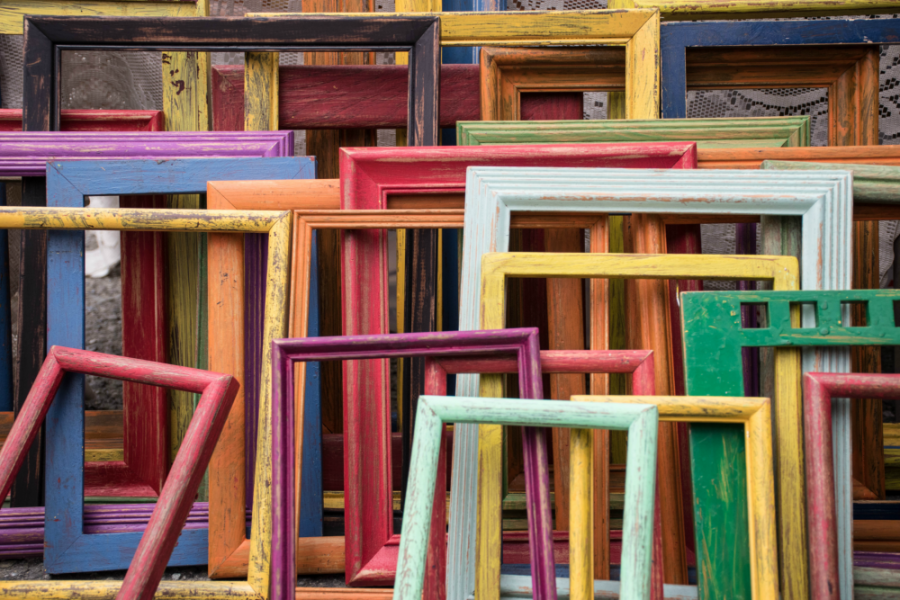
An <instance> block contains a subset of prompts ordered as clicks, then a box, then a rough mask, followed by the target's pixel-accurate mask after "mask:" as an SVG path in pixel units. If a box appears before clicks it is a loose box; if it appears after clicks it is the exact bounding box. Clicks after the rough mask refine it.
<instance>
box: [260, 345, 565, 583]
mask: <svg viewBox="0 0 900 600" xmlns="http://www.w3.org/2000/svg"><path fill="white" fill-rule="evenodd" d="M273 352H274V354H273V356H274V360H275V361H276V362H274V363H273V365H274V367H273V368H274V369H275V370H274V371H273V376H274V377H275V379H274V380H273V381H274V384H275V386H276V387H275V388H274V389H275V391H274V396H273V401H274V402H277V403H279V404H282V405H284V404H290V405H291V407H290V408H288V409H287V410H293V398H294V397H295V394H294V381H293V380H294V377H295V375H296V374H297V373H300V377H299V378H298V384H299V383H300V382H301V381H303V375H302V369H298V370H295V368H294V364H295V363H299V362H304V361H305V360H310V359H319V360H326V359H332V360H347V359H357V360H358V359H362V358H378V359H382V358H390V357H401V356H409V355H412V354H421V355H423V356H466V357H471V356H473V355H475V356H477V355H480V354H488V355H495V354H499V353H503V354H510V353H511V354H514V355H516V356H517V357H518V365H519V376H520V379H521V380H522V382H523V385H524V387H523V394H524V395H526V396H530V397H534V398H537V397H540V396H542V395H543V389H542V384H541V381H540V348H539V346H538V333H537V330H536V329H509V330H504V331H502V332H478V333H460V332H440V333H404V334H387V335H380V336H340V337H319V338H291V339H283V340H276V341H275V342H274V343H273ZM355 362H356V361H355ZM355 362H354V363H350V362H347V363H345V365H346V368H348V369H352V368H353V366H352V365H353V364H355ZM429 379H430V380H431V379H433V380H435V381H434V382H433V383H432V385H438V384H437V383H436V379H437V378H436V376H435V375H431V376H430V377H429ZM298 387H299V385H298ZM300 408H301V409H302V407H300ZM347 408H348V413H349V414H348V415H347V431H348V432H354V433H355V435H353V436H352V442H356V443H357V444H360V445H365V444H366V443H367V442H366V440H370V441H371V443H376V444H381V443H383V439H384V434H385V433H390V426H389V424H387V423H386V422H384V419H385V416H386V411H385V409H386V405H383V404H380V403H368V404H367V405H365V406H360V407H353V406H351V405H349V404H348V406H347ZM357 408H358V409H360V410H361V411H362V412H364V413H366V414H365V415H359V417H357V415H355V414H354V412H355V411H354V409H357ZM366 419H372V420H376V421H379V422H380V425H381V427H378V428H371V429H370V428H369V427H363V426H362V423H363V422H364V421H365V420H366ZM287 421H288V422H286V423H284V424H280V425H279V427H280V428H288V427H293V432H292V433H291V434H290V435H291V437H292V438H293V437H296V439H297V447H298V448H302V447H303V440H302V431H303V429H304V423H303V422H304V418H303V416H302V414H298V418H297V419H296V420H295V419H288V420H287ZM292 423H293V424H292ZM367 433H368V434H369V435H366V434H367ZM371 433H375V434H376V436H375V438H374V439H373V438H372V436H371ZM348 437H351V436H350V434H349V433H348V434H347V435H345V437H344V440H345V456H348V457H350V459H349V460H348V461H347V465H346V466H345V470H344V478H345V485H344V489H345V491H346V496H349V498H348V502H347V504H353V505H358V506H363V505H366V504H367V502H368V503H369V506H367V508H366V509H365V511H364V514H363V512H362V511H361V512H357V513H354V512H351V511H348V512H347V514H346V516H345V520H346V521H347V522H348V526H347V527H346V531H347V536H346V542H347V545H346V550H347V572H346V579H347V584H348V585H351V586H352V585H357V586H360V585H365V584H370V585H371V584H374V585H391V584H392V583H393V570H394V569H395V568H396V539H392V538H395V537H396V536H394V534H393V529H394V524H393V511H392V510H391V506H390V501H389V500H388V501H387V502H386V501H385V500H383V499H379V498H378V496H382V497H383V496H387V497H388V498H389V497H390V493H389V492H390V477H389V476H390V471H389V469H388V468H381V469H380V470H379V471H378V473H380V475H379V477H380V478H381V481H380V482H378V483H376V485H366V482H365V480H366V479H368V478H369V477H370V476H371V474H372V473H373V472H374V471H371V470H369V469H366V468H365V467H366V466H367V465H365V462H366V461H365V452H360V451H358V450H359V449H358V448H357V451H356V452H354V446H353V445H352V443H351V444H348V443H347V442H348ZM378 438H381V440H382V441H380V440H379V439H378ZM291 447H293V444H291ZM298 458H300V459H301V460H302V453H298ZM360 458H362V459H363V460H362V461H360V462H359V464H358V463H357V461H358V459H360ZM294 464H295V461H294V460H286V461H284V463H283V464H281V465H280V467H279V468H280V469H281V470H283V471H285V474H283V475H282V476H281V479H282V480H284V481H286V482H287V483H289V484H290V485H291V489H290V490H285V491H283V492H282V493H283V494H285V495H284V496H279V495H278V494H277V491H276V497H275V502H276V504H278V506H279V507H280V508H279V510H282V511H287V510H291V511H293V516H292V518H291V520H292V523H294V522H296V519H297V513H298V511H299V506H298V503H296V502H294V498H295V497H299V494H300V493H302V489H301V486H300V483H301V481H300V479H298V478H297V477H296V476H295V466H294ZM441 481H442V483H441V485H440V489H436V490H435V494H438V495H439V497H440V498H441V499H442V500H443V498H444V497H445V495H446V490H445V487H444V484H443V482H445V481H446V476H445V477H444V478H443V479H442V480H441ZM354 482H355V484H352V483H354ZM549 494H550V492H549V490H547V489H542V488H533V489H532V490H531V493H530V494H529V504H536V503H539V502H548V501H549V497H550V496H549ZM357 495H358V496H360V497H361V498H360V500H356V499H355V498H354V496H357ZM438 504H439V506H438V508H437V510H436V512H435V516H434V517H433V518H434V519H435V520H436V522H437V521H439V522H441V523H443V522H444V521H445V515H444V512H443V510H442V509H443V502H440V503H438ZM382 506H387V510H383V511H378V512H376V511H373V510H372V508H375V507H382ZM379 513H380V514H379ZM355 519H359V521H358V522H356V523H354V520H355ZM287 530H289V531H295V530H296V527H295V526H293V525H292V526H291V527H289V528H288V529H287ZM443 535H444V534H443V533H442V530H441V531H438V530H436V531H435V536H439V537H436V538H435V539H434V540H433V542H434V543H433V544H432V547H433V548H434V549H435V551H434V557H433V558H432V564H433V565H434V566H433V567H432V568H433V569H437V570H439V571H442V570H443V566H444V563H445V562H446V559H445V556H444V552H442V551H441V549H442V547H443V544H442V543H440V541H441V538H443ZM293 537H294V536H293V535H292V536H291V538H293ZM291 538H288V539H291ZM274 543H275V544H276V546H277V545H279V544H282V545H284V546H285V552H290V554H291V555H293V549H288V548H286V547H287V546H288V545H290V544H288V543H287V541H286V540H282V539H280V538H279V537H278V536H277V535H276V538H275V542H274ZM541 558H546V557H541ZM537 559H538V558H537V556H535V560H537ZM291 562H293V564H296V561H291ZM291 562H288V563H286V564H285V566H286V568H285V569H283V570H282V571H283V575H284V578H283V580H281V579H278V580H273V588H275V587H279V589H282V588H283V590H284V593H290V594H292V593H293V585H288V584H289V583H291V582H292V581H293V580H294V579H295V578H293V577H291V572H293V570H292V569H290V565H291ZM551 563H552V560H551ZM433 586H434V587H433V589H430V590H429V598H432V597H433V598H440V597H443V589H442V588H443V586H444V578H443V577H440V576H437V577H435V578H434V580H433ZM279 597H280V596H279Z"/></svg>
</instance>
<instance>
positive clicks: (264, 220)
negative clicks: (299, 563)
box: [0, 207, 290, 600]
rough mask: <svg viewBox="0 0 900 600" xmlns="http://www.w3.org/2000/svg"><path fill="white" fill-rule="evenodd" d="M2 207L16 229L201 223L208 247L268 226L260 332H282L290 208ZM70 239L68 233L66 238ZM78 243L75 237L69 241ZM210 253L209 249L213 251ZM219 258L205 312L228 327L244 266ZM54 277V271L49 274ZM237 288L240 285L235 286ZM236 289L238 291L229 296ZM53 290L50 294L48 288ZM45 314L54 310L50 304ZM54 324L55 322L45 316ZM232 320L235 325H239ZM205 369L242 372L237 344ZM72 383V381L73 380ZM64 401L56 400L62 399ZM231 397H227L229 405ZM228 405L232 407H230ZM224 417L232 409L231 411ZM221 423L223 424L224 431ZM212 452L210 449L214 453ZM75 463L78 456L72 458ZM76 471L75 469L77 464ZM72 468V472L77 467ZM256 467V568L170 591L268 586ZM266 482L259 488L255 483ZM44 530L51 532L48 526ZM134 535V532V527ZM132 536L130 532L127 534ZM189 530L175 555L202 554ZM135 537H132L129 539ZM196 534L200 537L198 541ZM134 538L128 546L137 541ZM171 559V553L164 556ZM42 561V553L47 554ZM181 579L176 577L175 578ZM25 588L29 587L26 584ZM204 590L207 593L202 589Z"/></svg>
mask: <svg viewBox="0 0 900 600" xmlns="http://www.w3.org/2000/svg"><path fill="white" fill-rule="evenodd" d="M0 214H2V221H0V224H2V225H3V226H4V227H5V228H7V229H22V228H26V227H27V228H42V229H70V230H76V231H77V230H84V229H103V228H108V229H116V230H151V231H153V230H166V231H173V230H174V231H184V230H190V231H197V230H201V231H204V230H205V231H207V232H210V235H209V243H210V246H211V247H212V248H215V247H216V246H217V245H218V244H229V243H230V244H240V243H241V242H242V240H241V239H240V236H239V235H238V236H234V235H230V236H229V235H225V234H229V233H239V234H240V233H246V232H251V233H264V232H268V233H269V241H270V247H269V268H268V282H269V285H268V289H267V292H266V294H267V303H266V313H267V319H266V332H265V336H264V340H265V341H268V340H271V339H275V338H276V337H281V336H283V335H284V334H285V331H286V325H287V323H286V319H285V318H283V317H282V315H284V314H286V305H285V300H284V298H285V293H284V291H285V289H286V286H287V273H286V272H285V271H284V269H283V267H282V265H285V264H286V261H287V260H288V256H289V254H288V247H289V244H290V213H288V212H275V211H268V212H266V211H241V212H233V211H232V212H225V213H223V212H218V211H190V210H178V211H164V210H162V211H161V210H152V209H151V210H148V209H89V208H81V209H78V208H65V209H59V208H40V207H24V208H19V207H16V208H4V209H2V210H0ZM69 241H70V242H71V239H70V240H69ZM75 243H77V242H75ZM211 256H212V254H211ZM219 266H220V265H217V264H211V265H210V270H209V273H210V279H211V282H210V283H211V285H210V319H211V328H212V327H221V328H223V329H224V328H226V327H227V326H229V325H231V326H232V327H234V326H235V322H238V323H242V322H243V319H242V318H240V319H239V320H236V319H235V317H236V316H238V317H242V316H243V315H242V314H241V310H240V309H241V306H240V305H241V298H240V295H239V294H235V291H234V290H235V289H236V288H235V286H234V285H232V284H233V283H234V280H235V279H237V280H240V278H241V275H242V273H234V272H232V271H224V272H222V271H220V270H219V268H218V267H219ZM65 268H66V265H60V264H56V263H53V262H51V263H50V265H48V270H50V271H51V273H52V272H53V270H54V269H58V270H64V269H65ZM51 280H52V277H51ZM217 282H218V283H221V284H223V285H221V286H219V285H216V283H217ZM237 289H240V288H237ZM235 296H237V297H236V298H235ZM51 298H52V296H51ZM64 300H65V299H64V298H59V301H64ZM50 314H53V313H52V312H51V313H50ZM51 324H52V325H54V326H55V325H56V323H53V322H52V321H51ZM64 326H65V323H63V324H62V325H61V326H60V329H62V328H63V327H64ZM238 327H240V326H239V325H238ZM267 359H269V355H268V353H264V357H263V360H264V366H268V365H267V364H266V363H265V361H266V360H267ZM209 362H210V365H209V366H210V369H211V370H212V371H214V372H226V373H228V372H230V373H232V374H233V376H234V378H235V379H236V380H237V381H238V382H240V381H241V380H242V379H243V373H244V365H243V356H242V348H241V347H237V346H228V347H224V348H221V349H220V351H217V352H213V353H212V354H211V356H210V361H209ZM262 379H263V385H262V387H261V390H262V392H261V395H260V396H261V401H260V412H261V414H263V415H264V418H265V419H266V421H268V419H269V418H270V417H271V404H270V402H269V400H270V398H271V394H269V393H266V390H267V389H269V386H268V383H269V377H268V376H266V374H265V373H264V374H263V377H262ZM74 383H75V384H76V385H77V383H78V382H74ZM241 396H242V394H241V392H240V390H239V391H238V395H237V396H236V398H235V403H237V402H238V401H242V397H241ZM62 405H63V404H62V403H60V406H62ZM66 408H69V409H73V410H72V413H73V414H72V415H71V417H70V418H72V419H80V418H81V416H82V415H83V412H81V411H80V405H79V406H77V407H69V406H66ZM74 408H78V409H79V410H74ZM233 408H234V405H232V409H233ZM233 412H234V410H232V414H233ZM229 418H230V416H229ZM227 427H228V423H227V421H226V425H225V428H226V429H227ZM225 431H226V430H225V429H223V433H224V432H225ZM263 432H264V434H263V435H260V438H259V440H260V441H259V445H260V447H262V448H263V450H265V449H266V448H270V447H271V439H272V438H271V431H270V429H268V428H266V429H263ZM49 441H50V442H54V443H55V442H59V443H71V442H73V441H74V442H75V443H76V444H77V443H78V440H53V439H51V440H49ZM213 454H214V455H215V451H214V453H213ZM258 455H262V456H266V455H267V453H266V452H259V451H258ZM80 457H81V454H80V452H78V451H77V450H76V451H74V452H70V453H69V454H68V458H69V459H70V460H71V461H73V462H75V463H78V461H79V460H80ZM77 466H78V467H80V463H79V464H77ZM79 471H80V469H79ZM75 474H76V476H77V474H78V473H77V472H76V473H75ZM257 474H258V476H259V477H260V479H261V482H262V483H260V482H259V481H258V482H257V486H256V488H255V489H256V500H255V505H254V515H255V516H256V518H254V519H253V530H254V533H255V534H256V535H254V536H253V539H254V547H253V548H251V549H250V554H251V556H252V557H254V558H255V557H259V559H258V560H256V562H255V563H254V568H253V569H251V572H250V575H249V577H248V580H247V582H246V583H242V582H228V583H222V584H218V583H215V582H213V583H203V584H202V585H200V586H198V585H197V584H196V583H195V582H184V583H183V584H181V582H173V583H176V585H174V586H172V585H171V584H167V589H170V590H171V589H174V590H175V593H194V594H195V596H197V597H200V598H203V597H213V596H215V595H216V594H220V593H223V592H227V593H230V594H232V595H237V596H238V597H246V598H251V599H253V600H257V599H262V598H265V597H266V594H267V590H268V587H269V576H270V564H269V562H268V556H269V552H268V551H266V549H267V548H269V547H270V545H271V531H272V529H271V511H270V505H271V503H270V502H269V499H268V498H267V497H266V495H267V493H266V492H267V490H268V489H269V480H270V478H271V469H270V465H267V466H266V468H260V469H258V470H257ZM53 475H55V473H50V475H49V476H50V477H52V476H53ZM260 490H264V491H262V492H261V491H260ZM53 510H54V509H53V507H52V506H48V507H47V511H48V512H49V513H50V514H52V513H53ZM80 515H81V512H80V511H76V513H75V515H74V516H73V519H75V518H77V517H78V516H80ZM48 533H49V532H48ZM134 535H135V534H117V536H118V537H117V538H116V539H115V541H116V542H117V543H127V542H129V541H130V539H132V538H133V536H134ZM137 535H140V534H137ZM129 536H131V537H129ZM90 537H94V536H85V535H82V536H81V537H80V541H81V542H82V543H90V542H91V540H90V539H85V538H90ZM192 537H193V535H192V530H185V531H184V532H183V533H182V538H181V542H180V545H179V546H177V547H176V548H175V551H174V552H173V557H174V556H176V555H177V554H179V553H180V552H186V551H187V550H188V548H187V547H192V548H193V550H192V551H193V554H194V555H195V556H194V558H196V555H198V554H200V555H202V553H203V549H204V548H206V541H205V540H202V538H201V539H200V540H193V539H191V538H192ZM134 541H135V542H136V541H137V540H134ZM198 542H200V543H198ZM135 546H136V544H134V545H132V546H131V547H132V548H133V547H135ZM109 550H110V547H109V545H106V547H105V549H104V551H103V555H106V553H107V551H109ZM170 563H171V561H170ZM45 564H46V561H45ZM111 583H112V585H111V586H107V585H101V586H99V587H98V586H96V585H91V584H85V587H81V585H80V584H77V585H75V586H74V587H76V588H79V589H82V590H83V591H84V592H88V593H90V592H93V593H96V592H97V591H100V590H118V589H119V587H120V586H121V584H119V583H117V582H111ZM178 584H180V585H178ZM3 586H8V587H9V588H10V589H11V591H14V590H17V589H18V588H17V584H16V583H15V582H7V583H4V584H0V587H3ZM41 586H42V588H41V589H42V590H43V593H47V591H48V590H51V589H52V588H58V589H60V590H65V589H72V586H71V585H70V584H69V582H65V581H56V582H46V581H42V582H41ZM24 593H25V594H27V593H28V591H27V588H26V590H25V592H24ZM204 594H206V595H207V596H204Z"/></svg>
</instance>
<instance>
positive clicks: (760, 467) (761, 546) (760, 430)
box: [569, 395, 823, 600]
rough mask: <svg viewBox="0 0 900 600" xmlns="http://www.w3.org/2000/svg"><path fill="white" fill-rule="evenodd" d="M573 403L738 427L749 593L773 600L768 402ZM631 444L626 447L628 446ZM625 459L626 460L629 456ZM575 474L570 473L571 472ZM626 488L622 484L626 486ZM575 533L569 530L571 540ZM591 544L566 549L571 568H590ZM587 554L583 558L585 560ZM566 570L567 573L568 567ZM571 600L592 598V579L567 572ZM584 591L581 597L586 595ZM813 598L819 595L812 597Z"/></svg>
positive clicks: (639, 399)
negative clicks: (624, 406)
mask: <svg viewBox="0 0 900 600" xmlns="http://www.w3.org/2000/svg"><path fill="white" fill-rule="evenodd" d="M572 401H573V402H603V403H607V402H614V403H629V404H630V403H634V404H653V405H656V407H657V408H658V409H659V416H660V419H661V420H666V421H676V420H677V421H687V422H690V423H742V424H743V430H744V435H745V436H746V439H747V444H748V448H747V452H746V456H747V462H746V471H747V475H746V479H747V500H746V502H747V505H748V508H749V515H748V521H749V523H750V536H749V541H750V544H749V550H750V556H751V557H753V564H752V566H751V570H752V572H754V573H755V574H756V575H755V579H756V581H757V583H756V586H755V590H754V593H755V594H756V597H759V598H776V597H778V594H779V587H778V543H777V535H776V529H775V523H776V515H775V473H774V465H773V463H772V419H771V406H770V400H769V399H768V398H730V397H729V398H715V397H698V396H668V397H667V396H639V395H634V396H572ZM629 445H630V444H629ZM574 454H575V450H573V465H577V467H573V475H572V478H573V480H576V481H577V480H578V479H587V478H588V477H589V472H590V466H591V465H590V462H589V461H587V460H581V461H578V462H576V461H575V460H574ZM629 458H631V457H630V456H629ZM576 468H577V469H578V470H577V471H575V469H576ZM626 485H627V483H626ZM575 532H576V529H575V528H574V527H573V529H572V535H575ZM592 550H593V547H592V544H590V543H581V544H576V543H575V541H574V540H573V541H572V543H571V544H570V547H569V551H570V553H571V556H570V559H569V563H570V565H573V564H578V563H579V562H582V563H584V562H588V563H590V560H589V556H590V553H591V551H592ZM585 554H587V556H585ZM570 569H572V568H571V567H570ZM570 575H571V582H570V585H571V589H572V592H573V593H572V595H571V596H570V597H571V598H573V600H574V598H575V593H574V592H575V590H582V593H581V594H580V597H581V598H585V597H587V598H591V597H593V596H592V593H591V592H592V591H593V589H592V588H593V585H592V583H593V578H585V577H584V576H582V577H580V578H577V577H576V575H581V573H579V572H578V571H577V570H575V569H572V570H571V571H570ZM585 592H586V593H585ZM814 597H816V598H819V597H823V596H817V595H816V596H814Z"/></svg>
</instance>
